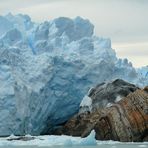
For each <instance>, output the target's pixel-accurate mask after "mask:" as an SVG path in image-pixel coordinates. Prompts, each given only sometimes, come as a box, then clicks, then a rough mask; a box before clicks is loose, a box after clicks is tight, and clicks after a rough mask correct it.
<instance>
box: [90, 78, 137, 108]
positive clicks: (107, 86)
mask: <svg viewBox="0 0 148 148" xmlns="http://www.w3.org/2000/svg"><path fill="white" fill-rule="evenodd" d="M137 89H138V87H136V86H135V85H133V84H130V83H128V82H125V81H123V80H121V79H116V80H115V81H113V82H111V83H102V84H99V85H97V86H96V87H95V88H92V89H91V90H90V92H89V95H88V96H89V97H90V98H91V99H92V105H93V109H96V108H104V107H106V105H107V104H108V103H115V102H118V101H120V100H121V99H122V98H123V97H126V96H127V95H128V94H129V93H131V92H134V91H135V90H137Z"/></svg>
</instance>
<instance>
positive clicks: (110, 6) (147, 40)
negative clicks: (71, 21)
mask: <svg viewBox="0 0 148 148" xmlns="http://www.w3.org/2000/svg"><path fill="white" fill-rule="evenodd" d="M8 12H12V13H14V14H17V13H24V14H29V15H30V16H31V18H32V19H33V21H37V22H41V21H44V20H50V19H53V18H56V17H59V16H67V17H71V18H74V17H76V16H82V17H84V18H88V19H89V20H90V21H91V22H92V23H93V24H94V25H95V34H97V35H98V36H101V37H107V38H108V37H109V38H111V40H112V48H114V49H115V50H116V52H117V55H118V57H122V58H123V57H127V58H128V59H129V60H130V61H132V63H133V65H134V66H136V67H139V66H142V65H148V60H147V59H148V0H0V14H1V15H4V14H7V13H8Z"/></svg>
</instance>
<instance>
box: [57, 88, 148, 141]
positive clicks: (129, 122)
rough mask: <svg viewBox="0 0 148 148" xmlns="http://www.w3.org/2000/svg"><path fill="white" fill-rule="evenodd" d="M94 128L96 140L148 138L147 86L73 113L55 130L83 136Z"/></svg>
mask: <svg viewBox="0 0 148 148" xmlns="http://www.w3.org/2000/svg"><path fill="white" fill-rule="evenodd" d="M91 93H92V92H91ZM92 94H93V93H92ZM93 129H94V130H95V132H96V139H98V140H118V141H127V142H128V141H137V142H139V141H148V87H145V88H144V89H143V90H141V89H137V90H136V91H134V92H133V93H130V94H129V95H127V96H126V97H124V98H122V100H120V101H119V102H116V103H114V104H112V106H110V107H105V108H104V109H100V108H99V107H98V108H96V109H95V110H93V111H92V112H85V113H81V114H78V115H75V116H74V117H73V118H72V119H70V120H69V121H68V122H67V123H66V124H65V125H64V127H62V128H61V129H57V130H56V131H55V134H66V135H73V136H81V137H85V136H87V135H88V134H89V133H90V132H91V130H93Z"/></svg>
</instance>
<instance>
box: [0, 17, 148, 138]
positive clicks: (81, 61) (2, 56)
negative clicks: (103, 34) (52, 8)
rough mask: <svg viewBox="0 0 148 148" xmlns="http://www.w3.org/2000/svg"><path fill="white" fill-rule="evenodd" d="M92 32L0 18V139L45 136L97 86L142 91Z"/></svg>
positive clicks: (124, 63) (85, 27)
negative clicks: (125, 84)
mask: <svg viewBox="0 0 148 148" xmlns="http://www.w3.org/2000/svg"><path fill="white" fill-rule="evenodd" d="M93 32H94V26H93V25H92V24H91V23H90V22H89V21H88V20H85V19H83V18H81V17H77V18H75V19H69V18H65V17H60V18H57V19H54V20H51V21H46V22H43V23H41V24H37V23H34V22H32V21H31V19H30V17H29V16H27V15H21V14H19V15H16V16H14V15H12V14H8V15H6V16H0V136H6V135H10V134H12V133H14V134H16V135H23V134H32V135H39V134H41V133H46V132H50V130H52V129H53V128H54V127H56V126H59V125H60V124H62V123H64V122H65V121H66V120H67V119H69V118H70V117H71V116H72V115H73V114H74V113H76V112H77V111H78V109H79V105H80V102H81V100H82V98H83V97H84V96H85V94H86V93H87V91H88V90H89V88H90V87H92V86H94V85H96V84H98V83H101V82H103V81H109V80H112V79H115V78H120V79H124V80H126V81H129V82H131V83H134V84H137V85H139V86H144V85H148V78H147V77H144V76H143V75H140V74H139V71H137V70H136V69H135V68H134V67H133V66H132V64H131V63H130V62H128V60H127V59H118V58H117V57H116V53H115V51H114V50H113V49H112V48H111V41H110V39H104V38H100V37H97V36H95V35H94V33H93Z"/></svg>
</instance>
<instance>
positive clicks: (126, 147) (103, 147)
mask: <svg viewBox="0 0 148 148" xmlns="http://www.w3.org/2000/svg"><path fill="white" fill-rule="evenodd" d="M0 148H148V144H147V143H125V144H124V143H122V144H121V143H120V144H99V145H97V146H27V145H26V146H0Z"/></svg>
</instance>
